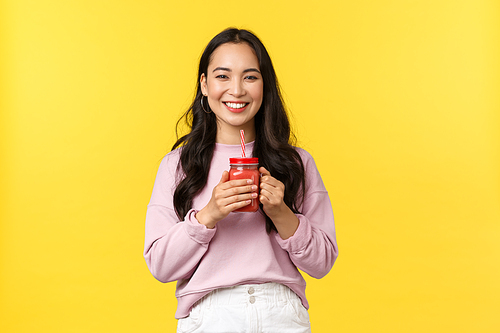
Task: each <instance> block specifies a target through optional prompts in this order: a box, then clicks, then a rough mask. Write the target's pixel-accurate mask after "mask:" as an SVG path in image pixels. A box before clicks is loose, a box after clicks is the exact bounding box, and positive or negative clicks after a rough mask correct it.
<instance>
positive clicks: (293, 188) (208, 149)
mask: <svg viewBox="0 0 500 333" xmlns="http://www.w3.org/2000/svg"><path fill="white" fill-rule="evenodd" d="M226 43H235V44H237V43H247V44H248V45H249V46H250V47H251V48H252V49H253V50H254V51H255V54H256V56H257V59H258V61H259V66H260V71H261V74H262V79H263V82H264V87H263V89H264V91H263V100H262V105H261V107H260V109H259V111H258V112H257V114H256V115H255V117H254V121H255V144H254V149H253V157H258V158H259V164H260V165H261V166H264V167H265V168H266V169H267V170H269V172H270V173H271V175H272V176H273V177H274V178H276V179H278V180H279V181H281V182H282V183H283V184H284V185H285V195H284V198H283V200H284V202H285V204H286V205H287V206H288V207H289V208H290V209H291V210H292V211H293V212H294V213H296V214H297V213H300V212H299V207H300V206H301V205H302V203H303V200H304V191H305V172H304V165H303V163H302V159H301V158H300V155H299V153H298V152H297V150H296V149H295V147H294V145H295V144H296V141H297V140H296V137H295V135H294V134H293V133H292V132H291V129H290V122H289V119H288V116H287V112H286V108H285V105H284V102H283V98H282V95H281V92H280V88H279V84H278V80H277V77H276V73H275V71H274V67H273V64H272V61H271V58H270V57H269V54H268V53H267V50H266V48H265V47H264V45H263V44H262V42H261V41H260V40H259V38H257V36H255V35H254V34H253V33H251V32H250V31H248V30H240V29H236V28H228V29H226V30H224V31H222V32H221V33H219V34H218V35H217V36H215V37H214V38H213V39H212V40H211V41H210V42H209V43H208V45H207V47H206V48H205V50H204V52H203V54H202V55H201V58H200V64H199V68H198V80H197V84H196V95H195V98H194V100H193V103H192V104H191V106H190V107H189V109H188V110H187V111H186V112H185V113H184V115H183V116H182V117H181V118H180V119H179V120H178V121H177V126H176V133H177V137H178V139H177V141H176V142H175V144H174V145H173V147H172V150H174V149H177V148H180V147H182V150H181V153H180V160H179V164H178V166H177V172H178V174H180V175H181V179H180V180H179V181H178V184H177V187H176V189H175V192H174V208H175V212H176V214H177V216H178V217H179V218H180V219H181V220H183V219H184V217H185V215H186V214H187V212H188V211H189V210H190V209H191V207H192V204H193V199H194V197H195V196H196V195H197V194H198V193H199V192H200V191H201V190H202V189H203V188H204V187H205V185H206V183H207V179H208V172H209V169H210V164H211V162H212V157H213V153H214V149H215V139H216V135H217V119H216V117H215V115H214V113H213V112H211V113H206V112H204V111H203V109H202V107H201V102H202V101H201V99H202V97H203V95H202V92H201V87H200V82H199V78H200V77H201V75H202V74H205V76H207V68H208V65H209V63H210V60H211V56H212V53H213V52H214V51H215V50H216V49H217V48H218V47H219V46H221V45H222V44H226ZM207 104H208V103H207ZM183 119H184V121H185V122H186V124H187V125H188V127H189V128H190V132H189V133H188V134H186V135H184V136H182V137H180V138H179V135H178V130H179V125H180V122H181V121H182V120H183ZM260 208H261V209H260V211H261V212H262V213H263V214H264V215H265V213H264V211H263V210H262V204H261V207H260ZM266 230H267V232H268V233H270V232H271V230H276V227H275V226H274V224H273V222H272V220H271V219H270V218H269V217H268V216H267V215H266Z"/></svg>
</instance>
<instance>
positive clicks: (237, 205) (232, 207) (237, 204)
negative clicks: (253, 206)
mask: <svg viewBox="0 0 500 333" xmlns="http://www.w3.org/2000/svg"><path fill="white" fill-rule="evenodd" d="M251 202H252V200H245V201H239V202H235V203H232V204H230V205H228V206H226V208H227V209H228V210H229V211H231V212H232V211H234V210H236V209H238V208H242V207H245V206H248V205H249V204H250V203H251Z"/></svg>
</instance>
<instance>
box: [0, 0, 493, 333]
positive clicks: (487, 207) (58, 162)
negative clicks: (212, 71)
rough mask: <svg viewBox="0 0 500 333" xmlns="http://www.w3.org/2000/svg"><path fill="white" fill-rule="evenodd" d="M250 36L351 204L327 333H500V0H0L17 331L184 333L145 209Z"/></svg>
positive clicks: (7, 266)
mask: <svg viewBox="0 0 500 333" xmlns="http://www.w3.org/2000/svg"><path fill="white" fill-rule="evenodd" d="M233 25H234V26H237V27H241V28H248V29H251V30H253V31H254V32H256V34H257V35H258V36H259V37H260V38H261V39H262V40H263V41H264V43H265V44H266V46H267V47H268V49H269V52H270V54H271V57H272V59H273V61H274V63H275V66H276V70H277V72H278V77H279V79H280V82H281V85H282V87H283V90H284V92H285V98H286V101H287V102H288V106H289V107H290V109H291V111H292V113H293V123H294V126H295V129H296V131H297V134H298V136H299V139H300V145H301V146H302V147H304V148H305V149H307V150H309V151H310V152H311V154H312V155H313V156H314V158H315V159H316V162H317V164H318V167H319V169H320V172H321V174H322V176H323V179H324V181H325V183H326V186H327V188H328V190H329V192H330V197H331V200H332V203H333V207H334V213H335V216H336V226H337V238H338V243H339V248H340V256H339V259H338V261H337V263H336V264H335V266H334V268H333V270H332V271H331V273H330V274H329V275H327V277H325V278H323V279H321V280H314V279H311V278H308V279H307V281H308V288H307V292H308V297H309V300H310V303H311V308H310V315H311V320H312V325H313V331H314V332H316V333H318V332H499V331H500V319H499V316H498V313H500V283H499V281H500V245H499V243H500V223H499V222H500V115H499V113H500V97H499V91H500V66H499V64H500V61H499V59H500V48H499V40H500V38H499V37H500V36H499V32H500V5H499V2H498V1H494V0H491V1H486V0H470V1H465V0H447V1H444V0H422V1H409V0H408V1H404V0H401V1H389V0H379V1H373V0H353V1H341V0H336V1H319V2H318V1H306V2H304V1H283V2H273V1H269V0H265V1H261V0H256V1H245V2H242V1H175V2H174V1H159V0H157V1H152V0H151V1H132V0H115V1H110V0H108V1H103V0H85V1H83V0H78V1H63V0H60V1H56V0H52V1H50V0H45V1H35V0H33V1H28V0H4V1H2V2H0V31H1V39H0V50H1V51H0V52H1V53H0V56H1V58H0V66H1V68H0V75H1V76H0V80H1V81H0V84H1V85H0V89H1V90H0V94H1V96H0V107H1V114H0V117H1V118H0V139H1V141H0V142H1V143H0V149H1V169H0V177H1V178H0V180H1V185H0V205H1V207H0V214H1V215H0V217H1V224H0V246H1V248H0V250H1V252H0V255H1V257H0V273H1V278H0V288H1V289H0V292H1V294H0V331H2V332H173V331H174V330H175V326H176V320H175V319H174V311H175V307H176V300H175V297H174V289H175V286H174V283H169V284H166V285H164V284H161V283H159V282H157V281H156V280H155V279H154V278H153V277H152V276H151V274H150V273H149V271H148V270H147V267H146V264H145V262H144V260H143V258H142V250H143V237H144V218H145V211H146V205H147V203H148V201H149V196H150V194H151V190H152V186H153V181H154V177H155V174H156V170H157V167H158V165H159V161H160V159H161V158H162V156H163V155H164V154H165V153H167V152H168V150H169V147H171V145H172V144H173V142H174V140H175V133H174V125H175V122H176V120H177V118H178V117H179V116H180V114H181V113H182V112H183V111H184V110H185V109H186V107H187V106H188V105H189V103H190V100H191V98H192V96H193V89H194V84H195V81H196V80H197V77H196V67H197V61H198V59H199V56H200V54H201V52H202V50H203V48H204V46H205V45H206V43H208V41H209V40H210V39H211V38H212V37H213V36H214V35H215V34H217V33H218V32H219V31H221V30H222V29H224V28H226V27H228V26H233Z"/></svg>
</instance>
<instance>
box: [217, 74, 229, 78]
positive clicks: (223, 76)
mask: <svg viewBox="0 0 500 333" xmlns="http://www.w3.org/2000/svg"><path fill="white" fill-rule="evenodd" d="M215 78H217V79H228V76H227V75H224V74H220V75H217V76H216V77H215Z"/></svg>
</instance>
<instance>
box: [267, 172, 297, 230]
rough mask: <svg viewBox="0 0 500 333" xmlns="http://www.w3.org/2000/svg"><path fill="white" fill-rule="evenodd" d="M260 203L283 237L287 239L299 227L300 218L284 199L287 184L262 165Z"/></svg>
mask: <svg viewBox="0 0 500 333" xmlns="http://www.w3.org/2000/svg"><path fill="white" fill-rule="evenodd" d="M259 172H260V173H261V174H262V177H261V178H260V197H259V200H260V203H261V204H262V208H263V209H264V212H265V213H266V214H267V216H269V218H270V219H271V220H272V221H273V223H274V226H275V227H276V230H278V234H279V235H280V236H281V238H282V239H287V238H289V237H291V236H293V235H294V234H295V231H296V230H297V228H298V227H299V223H300V221H299V218H298V217H297V216H296V215H295V214H294V213H293V212H292V210H291V209H290V208H289V207H288V206H287V205H286V203H285V202H284V201H283V197H284V196H285V185H284V184H283V183H282V182H280V181H279V180H277V179H276V178H274V177H272V176H271V173H270V172H269V171H267V169H266V168H264V167H260V168H259Z"/></svg>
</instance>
